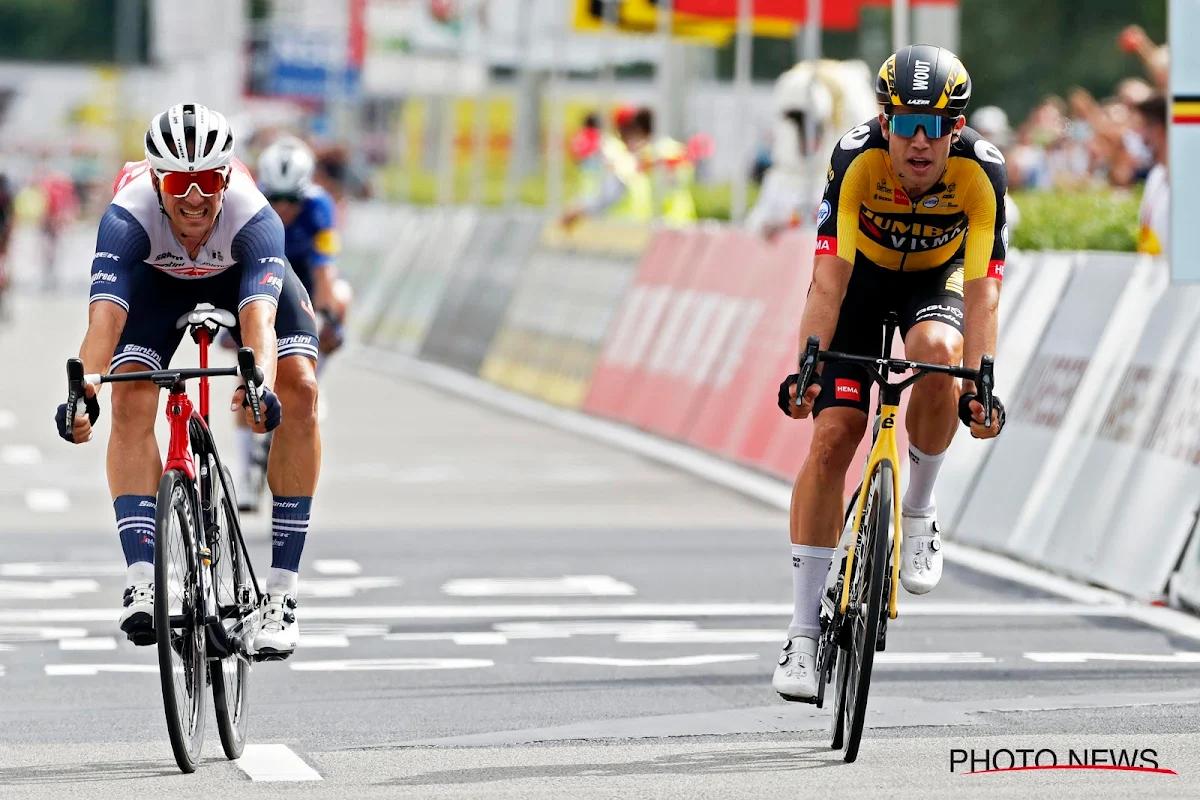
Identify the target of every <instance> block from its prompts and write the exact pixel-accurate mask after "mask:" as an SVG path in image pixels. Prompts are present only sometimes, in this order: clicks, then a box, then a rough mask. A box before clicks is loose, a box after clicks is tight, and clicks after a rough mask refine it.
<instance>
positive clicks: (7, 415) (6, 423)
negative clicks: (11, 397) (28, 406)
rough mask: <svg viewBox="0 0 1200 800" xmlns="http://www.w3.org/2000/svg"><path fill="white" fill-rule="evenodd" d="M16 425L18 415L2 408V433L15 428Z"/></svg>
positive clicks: (0, 425) (0, 412) (0, 423)
mask: <svg viewBox="0 0 1200 800" xmlns="http://www.w3.org/2000/svg"><path fill="white" fill-rule="evenodd" d="M16 424H17V415H16V414H14V413H12V412H11V411H9V410H7V409H4V408H0V431H2V430H5V429H7V428H12V427H15V426H16Z"/></svg>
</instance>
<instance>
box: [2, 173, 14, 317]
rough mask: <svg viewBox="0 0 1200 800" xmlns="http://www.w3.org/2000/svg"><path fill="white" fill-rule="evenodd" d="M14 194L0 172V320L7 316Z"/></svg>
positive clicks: (6, 179)
mask: <svg viewBox="0 0 1200 800" xmlns="http://www.w3.org/2000/svg"><path fill="white" fill-rule="evenodd" d="M13 200H14V196H13V190H12V186H11V185H10V184H9V182H8V176H7V175H5V174H4V173H3V172H0V322H3V321H4V319H5V318H6V316H7V313H8V312H7V308H6V304H5V300H4V298H5V295H6V294H7V292H8V287H9V274H8V245H9V242H10V241H11V240H12V230H13V222H14V217H15V216H16V214H15V208H14V203H13Z"/></svg>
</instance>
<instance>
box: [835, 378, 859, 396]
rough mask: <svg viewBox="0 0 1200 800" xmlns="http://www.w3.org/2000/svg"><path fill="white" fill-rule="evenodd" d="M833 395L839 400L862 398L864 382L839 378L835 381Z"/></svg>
mask: <svg viewBox="0 0 1200 800" xmlns="http://www.w3.org/2000/svg"><path fill="white" fill-rule="evenodd" d="M833 396H834V399H837V400H855V401H857V400H859V399H861V398H862V384H861V383H859V382H858V381H852V380H850V379H848V378H838V379H836V380H835V381H834V382H833Z"/></svg>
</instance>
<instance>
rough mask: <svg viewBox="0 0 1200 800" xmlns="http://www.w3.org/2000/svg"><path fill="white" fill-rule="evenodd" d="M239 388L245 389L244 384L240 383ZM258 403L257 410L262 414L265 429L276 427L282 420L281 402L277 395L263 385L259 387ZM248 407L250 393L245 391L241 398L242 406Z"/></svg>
mask: <svg viewBox="0 0 1200 800" xmlns="http://www.w3.org/2000/svg"><path fill="white" fill-rule="evenodd" d="M241 388H243V389H245V388H246V385H245V384H242V387H241ZM258 404H259V405H258V407H259V412H260V413H261V415H262V419H263V422H264V423H265V424H266V426H267V430H269V431H273V430H275V429H276V428H278V427H279V423H280V422H283V404H282V403H280V402H279V395H277V394H275V393H274V392H272V391H271V390H270V389H268V388H266V387H263V388H261V389H259V395H258ZM249 407H250V395H249V393H247V394H246V396H245V397H243V398H242V408H249Z"/></svg>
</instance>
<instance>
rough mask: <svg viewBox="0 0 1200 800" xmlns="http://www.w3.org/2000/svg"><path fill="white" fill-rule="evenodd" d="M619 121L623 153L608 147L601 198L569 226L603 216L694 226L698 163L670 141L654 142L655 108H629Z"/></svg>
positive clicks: (584, 204) (580, 209) (569, 219)
mask: <svg viewBox="0 0 1200 800" xmlns="http://www.w3.org/2000/svg"><path fill="white" fill-rule="evenodd" d="M614 118H615V119H614V121H615V122H616V127H617V134H618V136H619V137H620V140H621V144H622V145H623V148H617V147H610V146H606V147H604V156H605V166H606V167H607V172H606V174H605V176H604V180H603V181H601V183H600V186H599V188H598V189H597V191H596V193H595V194H593V195H591V196H588V197H584V198H582V199H581V200H580V201H579V202H578V203H576V204H575V205H574V206H572V207H571V208H570V209H568V210H567V212H566V213H565V214H563V217H562V220H561V222H562V224H563V226H564V227H566V228H571V227H573V226H574V225H575V224H576V223H577V222H578V221H579V220H580V219H581V218H583V217H585V216H592V217H594V216H601V215H606V216H609V217H611V218H614V219H623V220H628V221H632V222H639V223H649V222H651V221H653V220H654V219H656V218H657V219H661V220H662V221H663V222H665V223H667V224H668V225H689V224H692V223H694V222H695V221H696V203H695V200H694V199H693V198H692V184H693V183H694V180H695V164H694V163H693V160H692V154H691V153H690V152H689V150H688V148H687V147H686V146H685V145H684V144H683V143H681V142H678V141H676V140H675V139H672V138H670V137H666V136H663V137H660V138H658V139H655V138H654V112H653V111H651V110H650V109H649V108H644V107H643V108H638V109H633V108H630V107H628V106H623V107H620V108H618V109H617V110H616V112H615V114H614Z"/></svg>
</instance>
